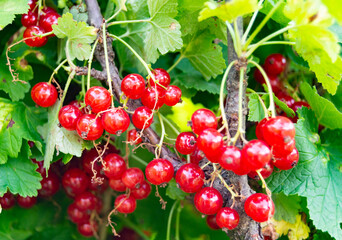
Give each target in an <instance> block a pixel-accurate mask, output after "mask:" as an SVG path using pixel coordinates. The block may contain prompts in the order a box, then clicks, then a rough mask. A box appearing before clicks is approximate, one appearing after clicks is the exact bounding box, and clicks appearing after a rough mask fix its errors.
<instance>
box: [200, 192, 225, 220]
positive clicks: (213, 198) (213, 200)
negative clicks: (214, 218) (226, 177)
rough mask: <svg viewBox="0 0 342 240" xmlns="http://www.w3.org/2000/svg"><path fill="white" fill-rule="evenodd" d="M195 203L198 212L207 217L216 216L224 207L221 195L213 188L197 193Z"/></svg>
mask: <svg viewBox="0 0 342 240" xmlns="http://www.w3.org/2000/svg"><path fill="white" fill-rule="evenodd" d="M194 202H195V206H196V208H197V210H198V211H199V212H201V213H203V214H206V215H213V214H216V213H217V212H218V211H219V210H220V209H221V208H222V205H223V199H222V195H221V193H220V192H219V191H217V190H216V189H215V188H213V187H205V188H202V189H201V190H200V191H199V192H197V193H196V195H195V199H194Z"/></svg>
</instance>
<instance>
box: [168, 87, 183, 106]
mask: <svg viewBox="0 0 342 240" xmlns="http://www.w3.org/2000/svg"><path fill="white" fill-rule="evenodd" d="M181 97H182V91H181V90H180V88H179V87H177V86H174V85H170V86H168V87H167V89H166V92H165V97H164V103H165V104H166V105H167V106H171V107H172V106H174V105H176V104H177V103H179V102H180V100H181Z"/></svg>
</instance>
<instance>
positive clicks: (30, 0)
mask: <svg viewBox="0 0 342 240" xmlns="http://www.w3.org/2000/svg"><path fill="white" fill-rule="evenodd" d="M28 5H29V9H30V10H33V9H34V8H35V7H36V6H37V2H36V0H28Z"/></svg>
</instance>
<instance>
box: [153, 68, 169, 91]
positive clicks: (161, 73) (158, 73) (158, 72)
mask: <svg viewBox="0 0 342 240" xmlns="http://www.w3.org/2000/svg"><path fill="white" fill-rule="evenodd" d="M152 73H153V75H154V78H155V79H156V81H157V83H159V84H160V85H162V86H164V87H167V86H169V84H170V82H171V78H170V75H169V74H168V72H167V71H165V70H164V69H162V68H156V69H154V70H153V71H152ZM148 83H149V84H150V86H151V87H157V88H161V89H164V88H163V87H161V86H159V84H157V83H154V81H153V79H152V78H151V77H150V78H149V79H148Z"/></svg>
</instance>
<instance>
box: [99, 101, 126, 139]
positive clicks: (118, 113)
mask: <svg viewBox="0 0 342 240" xmlns="http://www.w3.org/2000/svg"><path fill="white" fill-rule="evenodd" d="M130 122H131V121H130V119H129V116H128V114H127V113H126V112H125V111H124V110H123V109H121V108H114V109H110V110H109V111H107V112H105V113H104V114H103V116H102V125H103V127H104V129H105V130H106V131H107V132H109V133H111V134H116V135H120V134H121V133H123V132H124V131H126V130H127V128H128V127H129V124H130Z"/></svg>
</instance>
